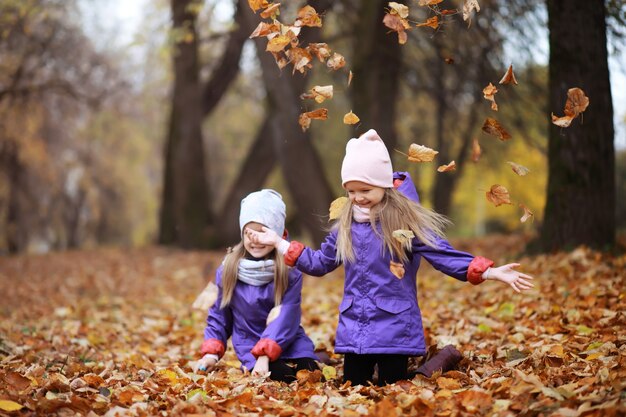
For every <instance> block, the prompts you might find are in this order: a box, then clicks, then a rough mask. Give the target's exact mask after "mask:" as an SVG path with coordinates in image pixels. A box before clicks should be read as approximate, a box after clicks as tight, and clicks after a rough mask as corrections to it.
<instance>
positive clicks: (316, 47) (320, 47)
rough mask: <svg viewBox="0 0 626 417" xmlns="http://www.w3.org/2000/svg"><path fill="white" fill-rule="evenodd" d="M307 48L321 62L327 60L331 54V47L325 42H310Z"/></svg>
mask: <svg viewBox="0 0 626 417" xmlns="http://www.w3.org/2000/svg"><path fill="white" fill-rule="evenodd" d="M306 50H307V51H308V52H309V53H310V54H311V55H314V56H316V57H317V59H319V61H320V62H326V59H328V57H329V56H330V48H329V47H328V45H327V44H325V43H310V44H309V46H307V47H306Z"/></svg>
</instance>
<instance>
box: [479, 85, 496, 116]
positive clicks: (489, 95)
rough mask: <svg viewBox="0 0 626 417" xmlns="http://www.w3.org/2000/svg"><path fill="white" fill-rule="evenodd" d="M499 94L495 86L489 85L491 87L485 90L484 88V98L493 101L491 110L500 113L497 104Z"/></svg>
mask: <svg viewBox="0 0 626 417" xmlns="http://www.w3.org/2000/svg"><path fill="white" fill-rule="evenodd" d="M497 92H498V89H497V88H496V86H495V85H493V84H491V83H489V85H488V86H487V87H485V88H483V95H484V97H485V98H486V99H487V100H489V101H491V110H494V111H498V105H497V104H496V97H495V95H496V93H497Z"/></svg>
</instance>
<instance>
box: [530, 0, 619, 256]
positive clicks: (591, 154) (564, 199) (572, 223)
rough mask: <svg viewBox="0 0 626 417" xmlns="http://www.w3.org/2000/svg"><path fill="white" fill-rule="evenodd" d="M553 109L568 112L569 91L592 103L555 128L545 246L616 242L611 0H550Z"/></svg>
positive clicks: (551, 143) (551, 142) (550, 150)
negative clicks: (563, 126)
mask: <svg viewBox="0 0 626 417" xmlns="http://www.w3.org/2000/svg"><path fill="white" fill-rule="evenodd" d="M547 5H548V28H549V30H550V69H549V85H550V100H549V103H550V108H551V110H552V111H553V112H555V113H557V112H559V113H560V112H562V109H563V107H564V104H565V99H566V97H567V91H568V89H570V88H572V87H579V88H581V89H582V90H583V91H584V92H585V93H586V94H587V95H588V97H589V100H590V104H589V107H588V108H587V110H586V111H585V113H584V118H581V119H576V120H575V121H574V122H573V123H572V125H571V126H570V127H568V128H566V129H561V128H559V127H557V126H555V125H551V126H550V136H549V147H548V158H549V169H548V190H547V202H546V208H545V215H544V224H543V227H542V231H541V237H540V239H541V244H542V247H543V249H544V250H546V251H553V250H559V249H568V248H572V247H575V246H577V245H581V244H584V245H588V246H591V247H595V248H606V247H608V246H612V245H614V243H615V149H614V144H613V141H614V130H613V106H612V101H611V85H610V81H609V68H608V62H607V58H608V54H607V37H606V27H607V26H606V21H605V18H606V10H605V2H604V0H588V1H583V2H572V1H568V0H548V1H547Z"/></svg>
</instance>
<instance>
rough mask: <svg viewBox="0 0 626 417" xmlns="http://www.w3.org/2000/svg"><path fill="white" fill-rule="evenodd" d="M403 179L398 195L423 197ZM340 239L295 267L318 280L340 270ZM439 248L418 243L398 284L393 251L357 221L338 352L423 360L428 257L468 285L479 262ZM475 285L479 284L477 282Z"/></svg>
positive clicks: (305, 252)
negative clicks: (420, 286)
mask: <svg viewBox="0 0 626 417" xmlns="http://www.w3.org/2000/svg"><path fill="white" fill-rule="evenodd" d="M401 177H404V179H405V180H404V181H403V182H402V183H401V184H400V185H399V186H398V187H397V188H398V190H399V191H401V192H403V193H404V194H405V195H407V196H408V197H409V198H411V199H412V200H416V199H417V192H416V190H415V186H414V185H413V182H412V180H411V177H410V176H409V175H408V173H395V174H394V178H396V179H398V178H401ZM396 183H397V182H396ZM336 240H337V232H336V231H333V232H331V233H330V234H329V235H328V236H327V237H326V240H325V242H324V243H323V244H322V246H321V248H320V249H319V250H317V251H315V250H312V249H310V248H303V247H302V249H300V250H302V252H301V253H300V255H299V257H298V258H297V260H296V262H295V266H296V267H297V268H298V269H299V270H300V271H302V272H304V273H306V274H310V275H314V276H322V275H325V274H327V273H328V272H331V271H332V270H334V269H336V268H337V267H338V266H339V264H338V263H337V262H336V261H335V255H336V253H337V247H336ZM437 243H438V248H436V249H435V248H431V247H429V246H426V245H425V244H423V243H422V242H421V241H419V240H418V239H417V238H415V239H414V240H413V246H412V251H411V253H410V254H409V261H408V262H407V263H405V264H404V270H405V273H404V276H403V278H402V279H398V278H396V276H395V275H393V274H392V273H391V271H390V269H389V265H390V261H391V255H390V254H389V252H388V251H386V252H385V253H384V254H383V252H382V247H383V242H382V240H381V239H380V238H379V237H378V236H377V235H376V233H374V231H373V230H372V227H371V225H370V223H369V222H367V223H358V222H355V221H353V222H352V245H353V248H354V252H355V255H356V261H355V262H354V263H346V264H345V265H344V267H345V280H344V296H343V300H342V302H341V304H340V306H339V324H338V326H337V336H336V341H335V351H336V352H337V353H356V354H377V353H386V354H403V355H423V354H424V353H425V352H426V344H425V342H424V329H423V326H422V315H421V312H420V309H419V306H418V303H417V285H416V274H417V270H418V269H419V266H420V261H421V259H422V257H424V258H425V259H426V260H427V261H428V262H429V263H430V264H432V265H433V266H434V267H435V268H436V269H437V270H439V271H441V272H443V273H444V274H446V275H450V276H452V277H454V278H456V279H458V280H461V281H467V277H468V269H470V268H471V265H470V264H472V263H473V261H474V260H475V259H478V258H474V256H472V255H470V254H469V253H465V252H461V251H457V250H455V249H454V248H452V247H451V246H450V244H449V243H448V242H447V241H446V240H444V239H439V240H438V241H437ZM300 245H301V244H300ZM292 246H294V244H293V243H292ZM291 249H292V248H291V247H290V251H291ZM287 258H288V256H286V259H287ZM481 259H485V258H481ZM479 263H480V264H483V265H479V266H478V268H479V269H482V271H484V270H486V269H487V267H483V266H484V262H479ZM473 269H476V267H474V268H473ZM482 271H474V270H472V275H473V276H474V275H477V274H482ZM472 282H475V283H478V282H479V281H478V280H476V279H472Z"/></svg>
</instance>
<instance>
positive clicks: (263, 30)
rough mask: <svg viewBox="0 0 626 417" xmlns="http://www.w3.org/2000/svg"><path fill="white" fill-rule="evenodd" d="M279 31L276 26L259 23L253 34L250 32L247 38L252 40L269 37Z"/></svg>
mask: <svg viewBox="0 0 626 417" xmlns="http://www.w3.org/2000/svg"><path fill="white" fill-rule="evenodd" d="M279 31H280V27H279V26H278V25H277V24H275V23H266V22H261V23H259V25H258V26H257V27H256V29H254V32H252V33H251V34H250V36H248V38H250V39H252V38H258V37H259V36H267V35H271V34H272V33H278V32H279Z"/></svg>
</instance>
